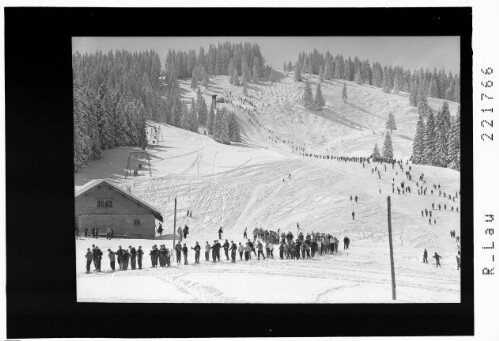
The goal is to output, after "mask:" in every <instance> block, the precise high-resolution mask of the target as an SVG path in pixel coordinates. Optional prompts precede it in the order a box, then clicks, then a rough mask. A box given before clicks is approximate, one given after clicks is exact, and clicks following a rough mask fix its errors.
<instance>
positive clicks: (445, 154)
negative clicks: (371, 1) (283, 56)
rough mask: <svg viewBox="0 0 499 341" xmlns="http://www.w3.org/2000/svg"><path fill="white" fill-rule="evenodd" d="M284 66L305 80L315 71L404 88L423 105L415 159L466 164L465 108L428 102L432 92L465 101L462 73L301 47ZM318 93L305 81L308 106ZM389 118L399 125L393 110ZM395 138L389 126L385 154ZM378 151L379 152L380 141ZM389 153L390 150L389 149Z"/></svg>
mask: <svg viewBox="0 0 499 341" xmlns="http://www.w3.org/2000/svg"><path fill="white" fill-rule="evenodd" d="M283 68H284V71H286V72H291V71H294V74H295V76H294V79H295V81H301V80H302V77H303V75H306V74H315V75H319V77H320V79H321V80H323V79H326V80H332V79H342V80H347V81H355V82H356V83H357V84H368V85H371V86H375V87H378V88H381V89H382V90H383V91H384V92H387V93H397V92H400V91H403V92H406V93H408V94H409V102H410V104H411V105H412V106H414V107H416V108H417V111H418V114H419V118H418V123H417V127H416V133H415V136H414V142H413V155H412V161H413V162H414V163H415V164H424V165H432V166H438V167H448V168H453V169H457V170H459V169H460V155H461V142H460V124H461V122H460V111H458V113H457V115H456V117H454V118H453V117H452V116H451V115H450V112H449V105H448V103H447V102H444V103H443V105H442V108H440V110H438V111H437V112H434V110H432V109H431V108H430V107H429V105H428V102H427V97H434V98H439V99H445V100H450V101H454V102H458V103H459V102H460V96H461V94H460V78H459V76H458V75H453V74H452V72H449V74H447V73H446V72H445V70H440V71H438V72H437V70H436V69H435V70H433V72H430V71H429V70H428V69H426V70H423V69H420V70H416V71H414V72H412V73H411V72H410V71H409V70H405V69H403V68H401V67H398V66H395V67H393V66H384V67H383V66H381V64H379V63H376V62H375V63H373V64H372V66H371V64H370V63H369V60H363V61H361V60H360V59H359V58H358V57H355V58H354V59H353V60H352V59H351V58H350V57H349V58H348V59H346V58H344V57H343V56H342V55H336V56H335V57H333V56H332V54H331V53H330V52H329V51H328V52H326V54H325V55H324V54H322V53H319V51H318V50H316V49H314V51H313V52H312V53H309V54H306V53H305V52H301V53H300V54H299V56H298V61H297V62H296V63H295V65H294V66H293V64H292V63H291V61H290V62H288V63H284V64H283ZM343 100H344V101H346V86H345V85H344V89H343ZM313 102H314V100H313V98H312V93H311V89H310V84H309V83H308V82H306V83H305V90H304V103H305V107H307V108H312V107H313V105H312V103H313ZM390 115H391V119H390V117H389V120H388V122H387V130H390V131H392V130H394V129H396V125H395V121H394V120H393V115H392V114H390ZM390 149H391V138H390V136H389V134H388V132H387V135H386V140H385V147H384V151H385V152H384V153H383V157H387V156H389V155H391V152H390V151H389V150H390ZM375 151H377V153H375V152H373V155H374V154H376V155H378V154H379V151H378V149H377V146H375ZM385 154H386V155H385Z"/></svg>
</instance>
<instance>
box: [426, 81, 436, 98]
mask: <svg viewBox="0 0 499 341" xmlns="http://www.w3.org/2000/svg"><path fill="white" fill-rule="evenodd" d="M428 94H429V95H430V97H434V98H437V97H438V88H437V82H436V81H435V78H432V79H431V81H430V86H429V89H428Z"/></svg>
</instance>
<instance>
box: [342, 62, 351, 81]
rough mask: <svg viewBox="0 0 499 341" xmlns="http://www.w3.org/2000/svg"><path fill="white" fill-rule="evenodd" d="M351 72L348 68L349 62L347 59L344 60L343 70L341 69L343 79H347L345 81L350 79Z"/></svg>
mask: <svg viewBox="0 0 499 341" xmlns="http://www.w3.org/2000/svg"><path fill="white" fill-rule="evenodd" d="M351 72H352V71H351V70H350V63H349V62H348V61H346V62H345V70H344V71H343V79H344V80H347V81H349V80H351V79H350V73H351Z"/></svg>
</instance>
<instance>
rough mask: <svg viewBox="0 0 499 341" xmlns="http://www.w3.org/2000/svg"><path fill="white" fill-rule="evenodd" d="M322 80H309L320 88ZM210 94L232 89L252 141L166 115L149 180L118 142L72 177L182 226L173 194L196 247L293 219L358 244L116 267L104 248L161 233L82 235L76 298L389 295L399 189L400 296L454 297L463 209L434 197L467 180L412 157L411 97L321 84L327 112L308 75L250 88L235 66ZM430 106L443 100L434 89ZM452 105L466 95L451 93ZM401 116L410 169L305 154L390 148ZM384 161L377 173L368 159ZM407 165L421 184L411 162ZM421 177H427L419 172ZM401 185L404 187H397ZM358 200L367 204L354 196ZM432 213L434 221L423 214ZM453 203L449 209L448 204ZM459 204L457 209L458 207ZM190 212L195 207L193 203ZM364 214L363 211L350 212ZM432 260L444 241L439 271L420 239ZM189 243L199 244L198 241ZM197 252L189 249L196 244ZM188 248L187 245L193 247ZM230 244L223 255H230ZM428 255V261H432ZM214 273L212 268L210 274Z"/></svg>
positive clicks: (401, 154) (382, 298) (289, 225)
mask: <svg viewBox="0 0 499 341" xmlns="http://www.w3.org/2000/svg"><path fill="white" fill-rule="evenodd" d="M317 81H318V79H317V77H316V76H313V77H311V78H310V82H311V84H312V88H313V89H314V88H315V85H314V84H315V83H316V82H317ZM211 82H212V84H210V87H209V89H208V90H207V91H205V92H203V95H204V96H205V100H206V102H207V103H208V104H210V103H211V96H210V95H211V94H212V93H215V94H217V95H219V96H222V97H224V98H226V99H228V100H229V103H225V104H222V105H223V106H225V107H226V108H227V109H229V110H230V111H235V112H236V115H237V118H238V121H239V124H240V127H241V133H242V137H243V142H242V143H239V144H233V145H223V144H219V143H217V142H215V141H213V140H212V139H211V138H210V137H209V136H207V135H203V134H202V132H203V130H204V129H203V128H201V129H200V132H201V133H200V134H195V133H192V132H188V131H185V130H182V129H179V128H175V127H171V126H168V125H165V124H159V125H158V127H159V128H160V134H158V135H160V138H159V143H158V144H155V145H151V146H150V147H149V148H148V152H149V153H150V155H151V168H152V177H150V176H149V172H148V171H147V172H146V171H140V173H139V176H137V177H133V176H130V174H129V176H128V177H127V179H125V178H124V175H125V168H126V165H127V158H128V152H129V151H132V150H135V149H136V148H131V147H120V148H117V149H113V150H108V151H105V152H104V156H103V158H102V159H101V160H98V161H95V162H93V163H92V164H90V165H89V166H87V167H86V168H84V169H82V170H81V171H80V172H79V173H77V174H75V186H76V188H78V187H80V186H82V185H84V184H85V183H86V182H87V181H90V180H92V179H97V178H109V179H112V180H114V181H116V182H117V183H118V184H119V186H121V187H123V188H129V189H130V190H131V191H132V193H133V194H135V195H137V196H138V197H140V198H142V199H144V200H145V201H147V202H148V203H150V204H151V205H153V206H155V207H156V208H158V209H159V210H160V211H161V212H162V214H163V217H164V225H163V226H164V228H165V229H166V231H167V233H171V229H173V201H174V199H175V198H177V201H178V211H177V226H178V225H181V226H184V225H185V224H187V225H189V227H190V235H189V236H188V239H187V240H186V243H187V246H188V247H191V246H194V244H195V242H196V241H199V242H200V245H201V246H203V245H204V244H205V242H206V241H209V242H210V243H211V242H212V241H213V240H214V239H218V234H217V231H218V228H219V227H220V226H223V227H224V229H225V233H224V236H223V239H229V241H230V240H234V241H235V242H236V243H238V242H242V241H243V230H244V229H245V228H246V227H247V228H248V234H251V231H252V230H253V228H254V227H255V226H256V227H262V228H264V229H270V230H277V229H280V231H281V232H287V231H292V232H293V234H295V235H296V223H297V222H299V223H300V227H301V229H302V231H303V232H304V233H308V232H312V231H314V232H325V233H330V234H332V235H334V236H336V237H337V238H338V239H340V240H342V239H343V237H344V236H348V237H350V239H351V241H352V242H351V246H350V249H349V250H343V243H342V242H341V243H340V252H339V254H338V255H327V256H321V257H316V258H314V259H311V260H299V261H296V260H279V259H274V260H268V259H267V260H264V261H263V260H260V261H258V260H255V259H252V260H251V261H248V262H245V261H242V262H239V261H238V263H237V264H231V263H230V262H228V261H223V262H222V263H216V264H213V263H206V262H204V261H203V256H204V254H203V253H202V255H201V258H202V260H201V264H199V265H195V266H192V265H189V266H183V265H181V266H176V265H174V266H173V267H171V268H154V269H151V268H150V264H151V263H150V260H149V259H148V257H145V259H144V264H145V268H146V269H145V270H141V271H138V270H135V271H127V272H115V273H112V274H111V273H109V271H107V270H108V269H109V264H108V263H109V262H108V259H107V257H106V254H107V252H106V251H107V249H108V248H109V247H110V248H111V249H113V250H116V249H117V246H118V245H121V246H123V247H128V245H133V246H135V247H137V246H138V245H142V248H143V249H144V250H145V255H148V251H149V250H150V248H151V246H152V245H154V244H158V245H159V244H163V243H165V244H167V247H171V246H172V245H171V243H172V242H171V241H161V240H119V239H118V240H112V241H107V240H105V239H104V240H100V239H99V240H95V239H87V240H77V242H76V248H77V250H76V251H77V253H76V254H77V260H76V261H77V277H78V282H77V283H78V300H79V301H125V302H262V303H270V302H279V303H286V302H289V303H293V302H300V303H301V302H303V303H305V302H317V303H331V302H359V303H362V302H391V286H390V280H391V279H390V259H389V250H388V238H387V208H386V196H387V195H391V196H392V226H393V238H394V247H395V248H394V254H395V271H396V276H397V294H398V297H397V298H398V300H399V301H400V302H459V301H460V272H459V271H456V270H455V269H456V259H455V255H456V254H457V248H458V244H457V243H456V240H455V239H454V238H451V237H450V235H449V231H450V230H455V231H456V233H457V235H458V236H459V235H460V225H459V224H460V214H459V213H457V212H456V211H454V210H453V211H451V207H453V208H456V207H459V206H460V205H459V201H460V199H459V198H458V199H456V200H455V201H453V200H451V199H448V198H444V197H443V196H439V191H438V190H435V191H434V193H433V194H431V192H430V189H433V184H438V185H440V189H441V191H442V193H443V192H445V193H446V194H447V195H448V194H451V195H454V194H455V193H456V192H458V191H459V181H460V178H459V172H457V171H455V170H451V169H443V168H438V167H432V166H420V165H411V164H410V163H409V164H408V165H405V160H408V159H409V157H410V155H411V153H412V139H413V136H414V133H415V128H416V121H417V113H416V109H415V108H414V107H412V106H410V105H409V99H408V96H407V95H406V94H403V93H399V94H386V93H384V92H382V90H381V89H379V88H374V87H371V86H366V85H357V84H356V83H353V82H346V83H347V91H348V100H347V101H346V102H343V100H342V98H341V91H342V87H343V82H340V81H336V80H333V81H325V82H324V83H323V84H322V92H323V96H324V99H325V101H326V107H325V109H324V110H323V111H310V110H307V109H305V108H304V107H303V105H302V103H301V100H300V98H301V96H302V93H303V90H302V88H303V86H304V85H303V83H301V82H295V81H293V79H292V77H291V75H289V76H287V77H285V78H284V79H283V80H282V81H281V82H279V83H272V84H271V83H269V82H260V83H258V84H253V83H252V84H249V86H248V96H243V95H242V87H235V86H233V85H231V84H229V82H228V77H227V76H216V77H213V78H212V79H211ZM189 84H190V82H189V81H188V80H187V81H184V82H181V87H182V88H183V89H184V90H185V91H184V92H183V93H184V94H183V96H184V98H190V97H194V98H195V96H196V95H195V92H194V91H193V90H192V89H190V87H189ZM428 103H429V105H430V106H431V107H432V108H433V109H439V108H440V107H441V105H442V103H443V101H442V100H439V99H433V98H429V99H428ZM449 107H450V111H451V114H452V115H454V114H455V113H456V112H457V108H458V104H457V103H452V102H450V103H449ZM389 113H393V115H394V117H395V120H396V124H397V127H398V129H397V130H396V131H394V133H393V137H392V139H393V150H394V155H395V157H396V158H399V159H400V158H402V159H404V171H402V170H401V169H400V168H399V167H398V166H397V165H395V167H394V168H393V169H392V167H391V166H388V167H387V169H386V171H385V170H384V168H383V167H382V166H380V165H379V164H373V163H371V164H367V163H366V164H365V165H364V166H363V165H362V163H359V162H342V161H338V160H331V159H318V158H311V157H304V156H302V153H298V152H297V151H296V147H300V148H305V152H306V153H312V154H320V155H326V154H327V155H336V156H369V155H370V154H371V152H372V150H373V147H374V144H375V143H377V144H378V146H379V147H380V148H381V147H382V145H383V139H384V136H382V133H383V132H384V131H385V123H386V119H387V117H388V114H389ZM376 166H377V167H378V169H380V168H381V176H380V177H378V175H377V174H376V173H373V170H372V168H374V167H376ZM409 166H411V167H412V171H411V173H412V174H413V177H412V181H409V180H407V178H406V176H405V171H406V170H408V167H409ZM423 173H424V178H425V180H426V186H427V187H428V193H427V194H426V195H418V193H417V187H416V182H418V180H419V176H420V175H421V174H423ZM402 181H404V182H405V184H406V185H408V186H410V187H411V189H412V191H411V193H406V194H397V191H396V190H395V193H393V192H392V183H395V186H400V183H401V182H402ZM419 185H421V181H419ZM395 188H396V187H395ZM351 196H353V197H355V196H357V197H358V202H355V200H351ZM432 203H433V204H435V205H437V206H438V204H441V210H439V209H438V208H436V209H435V210H432V213H433V216H432V221H431V225H430V224H429V221H428V217H426V216H425V217H424V218H423V217H422V213H421V211H422V210H424V209H428V210H431V208H432ZM444 205H446V209H444V208H443V207H444ZM459 209H461V208H460V207H459ZM187 210H190V211H192V212H193V214H192V217H187V215H186V211H187ZM352 212H355V219H352V215H351V214H352ZM91 244H96V245H99V246H100V247H101V249H102V250H103V251H104V254H105V256H104V258H103V270H104V272H102V273H91V274H85V273H84V271H85V269H84V265H85V264H84V263H85V260H84V252H85V250H86V248H87V247H90V246H91ZM425 248H426V249H427V250H428V253H429V256H430V259H431V256H432V255H433V253H434V252H438V253H439V254H440V255H441V256H443V259H442V268H435V266H434V265H428V264H423V263H422V255H423V250H424V249H425ZM189 250H190V249H189ZM190 251H191V252H190V255H189V256H190V258H191V259H192V261H191V262H192V263H194V254H193V251H192V250H190ZM191 253H192V254H191ZM277 254H278V252H277V247H276V251H275V252H274V255H277ZM224 258H225V257H224V255H223V254H222V259H224ZM430 263H431V261H430ZM214 274H216V276H214Z"/></svg>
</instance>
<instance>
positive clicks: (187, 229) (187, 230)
mask: <svg viewBox="0 0 499 341" xmlns="http://www.w3.org/2000/svg"><path fill="white" fill-rule="evenodd" d="M188 234H189V226H187V225H185V226H184V239H187V235H188Z"/></svg>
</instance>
